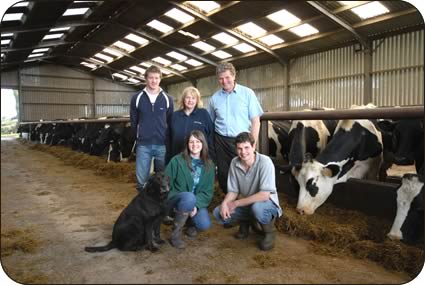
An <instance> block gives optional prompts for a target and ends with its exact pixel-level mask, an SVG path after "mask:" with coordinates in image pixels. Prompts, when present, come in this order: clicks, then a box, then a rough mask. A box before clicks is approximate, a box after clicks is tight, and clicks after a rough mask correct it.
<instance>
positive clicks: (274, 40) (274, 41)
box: [258, 35, 284, 46]
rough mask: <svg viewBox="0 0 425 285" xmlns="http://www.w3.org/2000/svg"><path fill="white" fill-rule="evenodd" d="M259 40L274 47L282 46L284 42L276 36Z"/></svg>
mask: <svg viewBox="0 0 425 285" xmlns="http://www.w3.org/2000/svg"><path fill="white" fill-rule="evenodd" d="M258 40H259V41H261V42H263V43H265V44H266V45H268V46H273V45H277V44H281V43H283V42H284V40H283V39H281V38H279V37H278V36H275V35H267V36H264V37H261V38H259V39H258Z"/></svg>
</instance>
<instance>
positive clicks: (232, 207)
mask: <svg viewBox="0 0 425 285" xmlns="http://www.w3.org/2000/svg"><path fill="white" fill-rule="evenodd" d="M227 207H228V208H229V213H230V214H233V213H234V212H235V209H236V208H237V207H238V206H237V204H236V200H235V201H231V202H229V203H227Z"/></svg>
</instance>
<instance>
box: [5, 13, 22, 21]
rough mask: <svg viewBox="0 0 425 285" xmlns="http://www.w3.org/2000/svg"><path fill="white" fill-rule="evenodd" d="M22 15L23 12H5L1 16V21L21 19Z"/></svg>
mask: <svg viewBox="0 0 425 285" xmlns="http://www.w3.org/2000/svg"><path fill="white" fill-rule="evenodd" d="M23 17H24V13H6V14H4V16H3V19H2V20H1V21H2V22H6V21H21V22H22V19H23Z"/></svg>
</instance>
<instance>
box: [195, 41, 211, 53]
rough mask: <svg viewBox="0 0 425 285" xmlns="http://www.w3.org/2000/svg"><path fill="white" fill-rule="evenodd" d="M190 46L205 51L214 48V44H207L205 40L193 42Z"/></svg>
mask: <svg viewBox="0 0 425 285" xmlns="http://www.w3.org/2000/svg"><path fill="white" fill-rule="evenodd" d="M192 46H194V47H196V48H198V49H200V50H202V51H207V52H208V51H213V50H215V47H214V46H212V45H210V44H207V43H206V42H202V41H199V42H196V43H193V44H192Z"/></svg>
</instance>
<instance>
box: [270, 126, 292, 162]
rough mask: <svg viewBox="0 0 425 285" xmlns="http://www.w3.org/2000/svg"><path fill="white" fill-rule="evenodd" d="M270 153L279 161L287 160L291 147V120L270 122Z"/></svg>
mask: <svg viewBox="0 0 425 285" xmlns="http://www.w3.org/2000/svg"><path fill="white" fill-rule="evenodd" d="M268 125H269V126H268V138H269V155H270V157H272V158H274V159H275V160H277V161H287V160H288V153H289V147H290V141H289V134H288V133H289V128H290V126H291V122H290V121H269V122H268Z"/></svg>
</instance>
